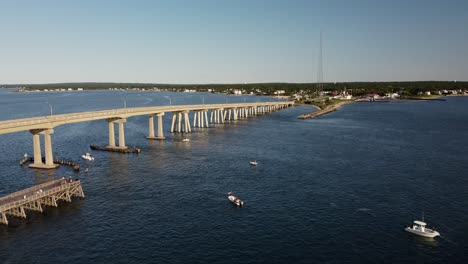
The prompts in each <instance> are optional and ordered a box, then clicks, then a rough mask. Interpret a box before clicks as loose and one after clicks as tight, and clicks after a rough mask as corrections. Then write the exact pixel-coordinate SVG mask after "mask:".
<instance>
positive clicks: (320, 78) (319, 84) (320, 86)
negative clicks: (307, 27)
mask: <svg viewBox="0 0 468 264" xmlns="http://www.w3.org/2000/svg"><path fill="white" fill-rule="evenodd" d="M322 92H323V62H322V31H321V30H320V52H319V59H318V70H317V95H318V96H322Z"/></svg>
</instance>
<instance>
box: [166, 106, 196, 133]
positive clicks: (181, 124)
mask: <svg viewBox="0 0 468 264" xmlns="http://www.w3.org/2000/svg"><path fill="white" fill-rule="evenodd" d="M173 132H177V133H182V132H185V133H190V132H192V129H191V127H190V118H189V115H188V111H184V112H173V113H172V125H171V133H173Z"/></svg>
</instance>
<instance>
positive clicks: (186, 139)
mask: <svg viewBox="0 0 468 264" xmlns="http://www.w3.org/2000/svg"><path fill="white" fill-rule="evenodd" d="M182 142H190V139H189V138H184V139H182Z"/></svg>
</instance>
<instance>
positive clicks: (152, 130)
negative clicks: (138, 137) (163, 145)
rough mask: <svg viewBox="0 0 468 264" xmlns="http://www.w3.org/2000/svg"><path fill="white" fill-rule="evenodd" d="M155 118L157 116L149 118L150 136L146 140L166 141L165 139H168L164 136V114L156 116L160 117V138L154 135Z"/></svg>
mask: <svg viewBox="0 0 468 264" xmlns="http://www.w3.org/2000/svg"><path fill="white" fill-rule="evenodd" d="M154 116H155V115H150V116H149V117H148V123H149V125H148V126H149V127H148V128H149V133H148V136H147V137H146V138H147V139H158V140H164V139H166V137H164V134H163V123H162V117H163V116H164V113H159V114H156V116H157V117H158V136H155V135H154Z"/></svg>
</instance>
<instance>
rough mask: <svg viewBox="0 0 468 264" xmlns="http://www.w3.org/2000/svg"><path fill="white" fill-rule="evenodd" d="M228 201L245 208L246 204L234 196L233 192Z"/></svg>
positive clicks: (229, 193) (230, 193)
mask: <svg viewBox="0 0 468 264" xmlns="http://www.w3.org/2000/svg"><path fill="white" fill-rule="evenodd" d="M228 199H229V201H230V202H231V203H233V204H235V205H237V206H244V202H243V201H241V199H239V198H238V197H237V196H234V195H232V192H228Z"/></svg>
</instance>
